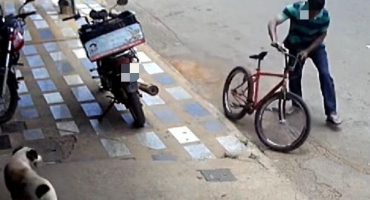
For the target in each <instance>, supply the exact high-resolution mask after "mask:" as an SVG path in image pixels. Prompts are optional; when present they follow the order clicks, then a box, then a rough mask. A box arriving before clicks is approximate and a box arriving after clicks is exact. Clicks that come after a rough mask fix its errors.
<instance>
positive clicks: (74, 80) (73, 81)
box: [63, 74, 84, 86]
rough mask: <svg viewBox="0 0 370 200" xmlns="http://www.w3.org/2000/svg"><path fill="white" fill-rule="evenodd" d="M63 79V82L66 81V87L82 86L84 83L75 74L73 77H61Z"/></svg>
mask: <svg viewBox="0 0 370 200" xmlns="http://www.w3.org/2000/svg"><path fill="white" fill-rule="evenodd" d="M63 77H64V80H65V81H66V83H67V85H70V86H71V85H81V84H84V82H83V81H82V79H81V77H80V76H79V75H77V74H73V75H67V76H63Z"/></svg>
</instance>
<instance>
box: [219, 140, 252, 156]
mask: <svg viewBox="0 0 370 200" xmlns="http://www.w3.org/2000/svg"><path fill="white" fill-rule="evenodd" d="M216 139H217V141H218V142H219V143H220V144H221V145H222V146H223V147H224V148H225V149H226V151H228V152H229V153H230V154H232V155H240V154H242V153H245V152H246V151H247V150H248V149H247V147H246V146H245V145H244V144H243V143H241V142H240V141H239V140H238V138H236V137H235V136H233V135H228V136H221V137H218V138H216Z"/></svg>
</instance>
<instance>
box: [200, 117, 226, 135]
mask: <svg viewBox="0 0 370 200" xmlns="http://www.w3.org/2000/svg"><path fill="white" fill-rule="evenodd" d="M201 125H202V126H203V128H204V129H206V130H207V131H208V132H209V133H225V132H226V131H227V130H226V127H225V125H224V124H223V123H222V122H221V121H220V120H218V119H210V120H207V121H204V122H201Z"/></svg>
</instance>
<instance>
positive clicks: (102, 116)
mask: <svg viewBox="0 0 370 200" xmlns="http://www.w3.org/2000/svg"><path fill="white" fill-rule="evenodd" d="M116 102H117V101H116V100H115V99H113V98H112V101H111V103H110V104H109V106H108V107H107V108H106V109H105V110H104V112H103V113H102V114H101V115H100V116H99V117H98V121H99V122H101V121H102V120H103V118H104V117H105V116H106V115H107V114H108V112H109V111H110V109H112V107H113V106H114V104H115V103H116Z"/></svg>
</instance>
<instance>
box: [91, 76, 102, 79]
mask: <svg viewBox="0 0 370 200" xmlns="http://www.w3.org/2000/svg"><path fill="white" fill-rule="evenodd" d="M91 78H92V79H98V78H100V76H92V77H91Z"/></svg>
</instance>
